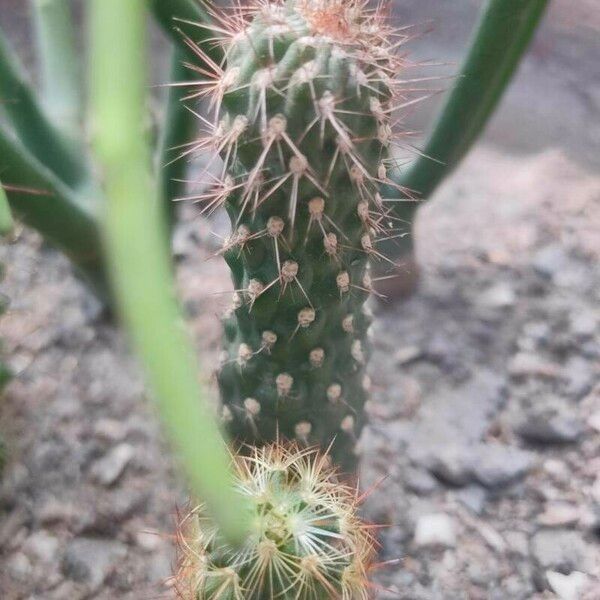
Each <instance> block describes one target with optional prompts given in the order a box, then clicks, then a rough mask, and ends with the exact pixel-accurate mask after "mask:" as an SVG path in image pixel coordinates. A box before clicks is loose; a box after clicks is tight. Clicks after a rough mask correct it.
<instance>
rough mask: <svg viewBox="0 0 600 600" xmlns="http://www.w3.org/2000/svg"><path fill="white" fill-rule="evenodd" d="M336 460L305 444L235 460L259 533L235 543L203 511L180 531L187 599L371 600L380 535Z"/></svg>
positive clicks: (180, 581)
mask: <svg viewBox="0 0 600 600" xmlns="http://www.w3.org/2000/svg"><path fill="white" fill-rule="evenodd" d="M329 464H330V463H329V461H328V457H327V456H325V455H321V454H319V453H317V452H315V451H314V450H312V451H307V450H302V449H300V448H299V446H297V445H289V446H287V447H284V446H282V445H280V444H273V445H268V446H264V447H262V448H259V449H257V448H255V449H253V453H252V454H251V455H250V456H245V457H238V458H237V459H235V461H234V484H235V489H236V490H237V492H238V493H239V494H240V495H241V496H243V497H244V500H246V501H247V505H248V506H249V507H250V514H249V515H248V516H249V521H250V524H251V533H250V536H249V537H248V539H247V540H246V541H245V543H244V544H243V545H242V547H241V548H239V549H234V548H232V547H231V546H229V545H228V544H227V543H226V542H225V541H224V540H223V537H222V535H221V533H220V532H219V529H218V527H217V526H216V525H215V524H214V522H213V521H212V519H211V518H210V517H209V516H208V515H207V514H206V512H205V509H204V507H203V506H198V507H196V508H194V509H193V510H192V511H191V512H190V513H189V514H188V515H187V516H186V517H185V518H184V519H183V521H182V523H181V525H180V529H179V533H178V540H179V550H180V552H179V554H180V556H179V569H178V572H177V574H176V575H175V577H174V586H175V589H176V590H177V591H178V593H179V595H180V597H181V598H182V599H184V600H335V599H337V600H367V599H368V598H369V597H370V593H369V591H370V586H369V583H368V579H367V575H368V571H369V568H370V567H371V562H372V560H373V557H374V554H375V553H374V543H373V537H372V535H371V533H370V532H369V529H368V527H366V526H365V525H364V524H363V523H362V522H361V521H360V520H359V519H358V517H357V509H358V500H357V495H356V492H355V491H354V489H353V488H351V487H346V486H344V485H341V484H340V483H339V481H338V479H337V476H336V471H335V470H333V469H332V468H331V467H330V466H329Z"/></svg>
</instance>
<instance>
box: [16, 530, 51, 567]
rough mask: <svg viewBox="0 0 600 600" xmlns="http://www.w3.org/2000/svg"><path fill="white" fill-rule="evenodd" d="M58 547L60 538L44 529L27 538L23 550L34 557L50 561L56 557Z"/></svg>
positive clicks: (46, 561)
mask: <svg viewBox="0 0 600 600" xmlns="http://www.w3.org/2000/svg"><path fill="white" fill-rule="evenodd" d="M58 547H59V541H58V539H57V538H56V537H54V536H53V535H50V534H49V533H48V532H47V531H44V530H43V529H42V530H40V531H37V532H35V533H33V534H32V535H30V536H29V537H28V538H27V539H26V540H25V543H24V544H23V551H24V552H25V553H26V554H27V555H28V556H30V557H31V558H33V559H36V560H38V561H41V562H45V563H49V562H52V561H53V560H54V559H55V558H56V555H57V552H58Z"/></svg>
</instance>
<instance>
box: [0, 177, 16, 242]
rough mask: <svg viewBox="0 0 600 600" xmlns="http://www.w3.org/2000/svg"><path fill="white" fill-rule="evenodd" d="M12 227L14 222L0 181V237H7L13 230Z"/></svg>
mask: <svg viewBox="0 0 600 600" xmlns="http://www.w3.org/2000/svg"><path fill="white" fill-rule="evenodd" d="M13 227H14V222H13V218H12V213H11V212H10V205H9V204H8V198H7V197H6V192H5V191H4V188H3V187H2V182H1V181H0V235H8V234H9V233H10V232H11V231H12V230H13Z"/></svg>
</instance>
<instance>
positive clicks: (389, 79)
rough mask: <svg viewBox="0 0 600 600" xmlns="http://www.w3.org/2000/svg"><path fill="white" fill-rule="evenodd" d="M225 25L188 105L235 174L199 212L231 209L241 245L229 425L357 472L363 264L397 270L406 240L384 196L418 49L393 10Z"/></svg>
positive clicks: (231, 244) (226, 16)
mask: <svg viewBox="0 0 600 600" xmlns="http://www.w3.org/2000/svg"><path fill="white" fill-rule="evenodd" d="M214 16H215V19H217V21H218V25H217V26H216V27H215V33H214V35H215V38H216V40H217V42H218V43H221V44H222V45H223V47H224V54H225V57H226V59H225V64H223V65H218V64H216V63H214V62H212V61H211V60H210V59H209V57H208V56H206V55H205V54H204V53H203V52H202V50H201V49H199V48H196V47H195V46H194V44H193V42H192V41H191V40H189V44H190V46H191V47H192V48H193V49H195V51H196V52H197V54H198V55H199V56H200V57H202V58H203V61H204V63H205V64H207V65H209V66H208V67H202V68H200V67H197V70H198V71H199V72H200V73H201V74H202V75H203V77H204V79H205V80H204V81H202V82H199V83H198V82H196V89H195V91H194V93H193V94H192V96H199V97H201V96H207V97H209V98H210V101H211V105H212V107H213V108H214V111H215V120H214V122H212V121H209V120H206V119H203V122H204V126H205V127H206V128H207V129H208V132H207V135H206V136H205V137H204V138H202V139H200V140H199V141H198V142H197V143H196V144H194V146H193V148H194V150H198V149H203V148H210V149H213V150H214V151H215V155H216V154H217V153H218V154H220V156H221V157H222V159H223V163H224V164H223V166H222V167H221V169H222V170H221V172H220V173H219V174H218V175H211V177H213V180H214V177H217V180H216V181H214V183H215V185H214V187H213V188H212V189H210V190H209V191H208V192H206V193H205V194H202V195H201V196H199V197H198V198H197V199H198V200H199V201H202V202H204V203H205V209H206V210H207V211H212V210H214V209H215V208H217V207H218V206H221V205H224V206H225V207H226V209H227V211H228V213H229V216H230V218H231V223H232V229H233V232H232V235H231V237H230V238H229V239H228V240H226V242H225V244H224V248H223V255H224V257H225V259H226V261H227V263H228V265H229V267H230V268H231V271H232V277H233V282H234V285H235V288H236V292H235V293H234V298H233V305H232V307H231V309H230V310H229V311H227V313H226V314H225V316H224V319H223V327H224V353H223V360H222V361H221V362H222V364H221V368H220V371H219V374H218V380H219V385H220V391H221V397H222V400H223V404H224V409H223V411H224V412H223V415H222V418H223V422H224V423H225V424H226V425H227V427H228V429H229V432H230V434H231V435H232V436H233V437H234V438H236V439H238V440H241V441H245V442H247V443H251V444H260V443H268V442H271V441H273V440H275V439H276V437H277V435H281V436H283V437H285V438H288V439H296V440H297V441H298V442H301V443H304V444H307V445H310V444H318V445H320V446H321V447H323V448H324V447H328V446H329V445H330V444H332V443H333V445H332V455H333V457H334V460H335V461H336V462H337V463H338V464H340V465H341V466H342V468H343V469H344V470H345V471H350V472H351V471H353V470H354V468H355V463H356V456H355V446H356V441H357V438H358V436H359V434H360V431H361V428H362V426H363V424H364V421H365V418H364V414H363V407H364V403H365V401H366V397H367V389H366V388H367V387H368V378H366V377H365V371H364V369H365V363H366V361H367V360H368V357H369V345H368V342H367V335H366V334H367V329H368V327H369V324H370V316H369V314H368V312H367V311H366V309H365V307H364V303H365V301H366V299H367V298H368V297H369V295H370V294H371V292H372V285H371V278H370V276H369V272H368V263H369V260H370V259H374V260H386V259H385V258H384V257H383V256H381V255H380V254H379V252H378V250H377V246H376V244H377V241H378V240H381V239H387V238H390V237H393V236H395V235H397V232H394V227H395V226H396V225H395V224H394V218H393V217H392V216H390V210H389V207H387V206H386V201H385V200H384V199H383V198H382V197H381V194H380V191H379V190H380V187H381V186H382V185H388V186H394V185H395V184H394V183H392V181H391V180H390V179H389V178H388V176H387V172H388V170H389V169H390V168H391V167H392V166H393V158H391V154H390V150H391V149H392V147H393V146H394V145H395V144H396V143H397V137H395V136H394V134H393V131H392V129H393V127H392V126H393V121H392V113H394V112H395V111H396V109H398V108H401V107H402V106H404V105H406V104H409V103H412V102H411V101H409V100H407V98H408V97H409V95H410V93H411V91H410V90H408V89H405V88H406V82H401V81H399V80H398V79H395V77H396V76H397V74H398V73H399V72H401V71H403V70H404V69H405V67H406V61H405V59H404V58H403V57H400V56H398V54H397V49H398V48H399V47H400V46H402V44H403V43H404V42H405V41H406V40H407V39H408V36H407V35H406V32H405V31H402V30H394V28H393V27H392V26H391V25H390V24H389V22H388V20H387V17H386V15H385V14H384V3H382V4H381V5H380V7H379V8H377V9H371V8H370V7H369V6H368V3H367V2H366V1H364V0H288V1H286V2H278V1H273V2H269V1H266V0H255V1H254V3H251V4H250V5H249V6H246V5H244V6H243V7H241V5H240V7H238V9H237V10H236V9H233V12H226V13H220V12H217V11H214Z"/></svg>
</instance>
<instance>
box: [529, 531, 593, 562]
mask: <svg viewBox="0 0 600 600" xmlns="http://www.w3.org/2000/svg"><path fill="white" fill-rule="evenodd" d="M531 553H532V555H533V557H534V558H535V560H536V562H537V563H538V565H539V566H540V567H542V568H543V569H544V570H546V569H551V570H555V571H560V572H562V573H570V572H571V571H574V570H576V569H578V570H579V569H582V570H584V571H585V570H588V569H589V568H593V565H594V553H595V550H594V548H591V547H590V546H589V545H588V544H587V543H586V542H585V540H584V539H583V537H582V534H581V533H579V532H577V531H571V530H568V529H560V530H556V529H543V530H541V531H538V532H537V533H536V534H535V535H534V536H533V538H532V539H531Z"/></svg>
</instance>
